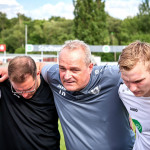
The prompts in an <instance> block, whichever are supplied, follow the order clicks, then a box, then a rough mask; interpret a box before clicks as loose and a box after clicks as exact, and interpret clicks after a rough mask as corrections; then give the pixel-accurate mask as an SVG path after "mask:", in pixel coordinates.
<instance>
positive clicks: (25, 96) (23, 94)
mask: <svg viewBox="0 0 150 150" xmlns="http://www.w3.org/2000/svg"><path fill="white" fill-rule="evenodd" d="M21 95H22V97H24V98H27V97H28V95H29V94H28V93H22V94H21Z"/></svg>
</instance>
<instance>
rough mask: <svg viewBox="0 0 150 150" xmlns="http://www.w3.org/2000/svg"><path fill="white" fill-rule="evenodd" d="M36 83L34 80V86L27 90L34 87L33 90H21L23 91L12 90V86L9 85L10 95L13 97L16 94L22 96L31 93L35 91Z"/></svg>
mask: <svg viewBox="0 0 150 150" xmlns="http://www.w3.org/2000/svg"><path fill="white" fill-rule="evenodd" d="M36 82H37V78H36V80H35V83H34V85H33V86H32V87H31V88H29V89H32V88H33V87H34V89H33V90H23V91H20V90H16V89H14V88H13V86H12V84H11V91H12V93H13V94H15V95H16V94H18V95H22V94H23V93H33V92H35V90H36ZM14 90H15V91H14Z"/></svg>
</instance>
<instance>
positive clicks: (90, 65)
mask: <svg viewBox="0 0 150 150" xmlns="http://www.w3.org/2000/svg"><path fill="white" fill-rule="evenodd" d="M92 69H93V63H90V64H89V73H90V74H91V72H92Z"/></svg>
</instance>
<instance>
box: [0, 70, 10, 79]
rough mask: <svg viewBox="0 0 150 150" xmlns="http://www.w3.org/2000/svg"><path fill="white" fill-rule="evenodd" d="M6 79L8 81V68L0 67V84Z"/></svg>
mask: <svg viewBox="0 0 150 150" xmlns="http://www.w3.org/2000/svg"><path fill="white" fill-rule="evenodd" d="M6 79H8V68H7V67H1V68H0V82H3V81H5V80H6Z"/></svg>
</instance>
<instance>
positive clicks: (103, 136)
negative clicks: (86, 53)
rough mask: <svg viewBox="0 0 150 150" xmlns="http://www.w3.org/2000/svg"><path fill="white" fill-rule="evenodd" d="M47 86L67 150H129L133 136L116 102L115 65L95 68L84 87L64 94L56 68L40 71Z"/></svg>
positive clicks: (122, 109) (116, 74)
mask: <svg viewBox="0 0 150 150" xmlns="http://www.w3.org/2000/svg"><path fill="white" fill-rule="evenodd" d="M42 75H43V77H44V79H45V80H46V81H47V82H48V83H49V85H50V87H51V89H52V92H53V95H54V100H55V105H56V108H57V111H58V115H59V118H60V121H61V125H62V129H63V133H64V138H65V143H66V148H67V150H129V149H130V150H131V149H132V147H133V142H134V134H133V133H132V131H131V129H130V127H129V119H128V113H127V111H126V109H125V107H124V105H123V103H122V102H121V100H120V99H119V96H118V87H119V85H120V82H121V80H120V74H119V70H118V67H117V66H105V67H104V66H95V67H94V68H93V71H92V73H91V78H90V81H89V83H88V85H87V86H86V87H85V88H84V89H83V90H81V91H75V92H70V91H67V90H66V89H65V88H64V87H63V85H62V83H61V81H60V76H59V68H58V65H57V64H56V65H53V66H52V65H46V66H44V68H43V69H42Z"/></svg>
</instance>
